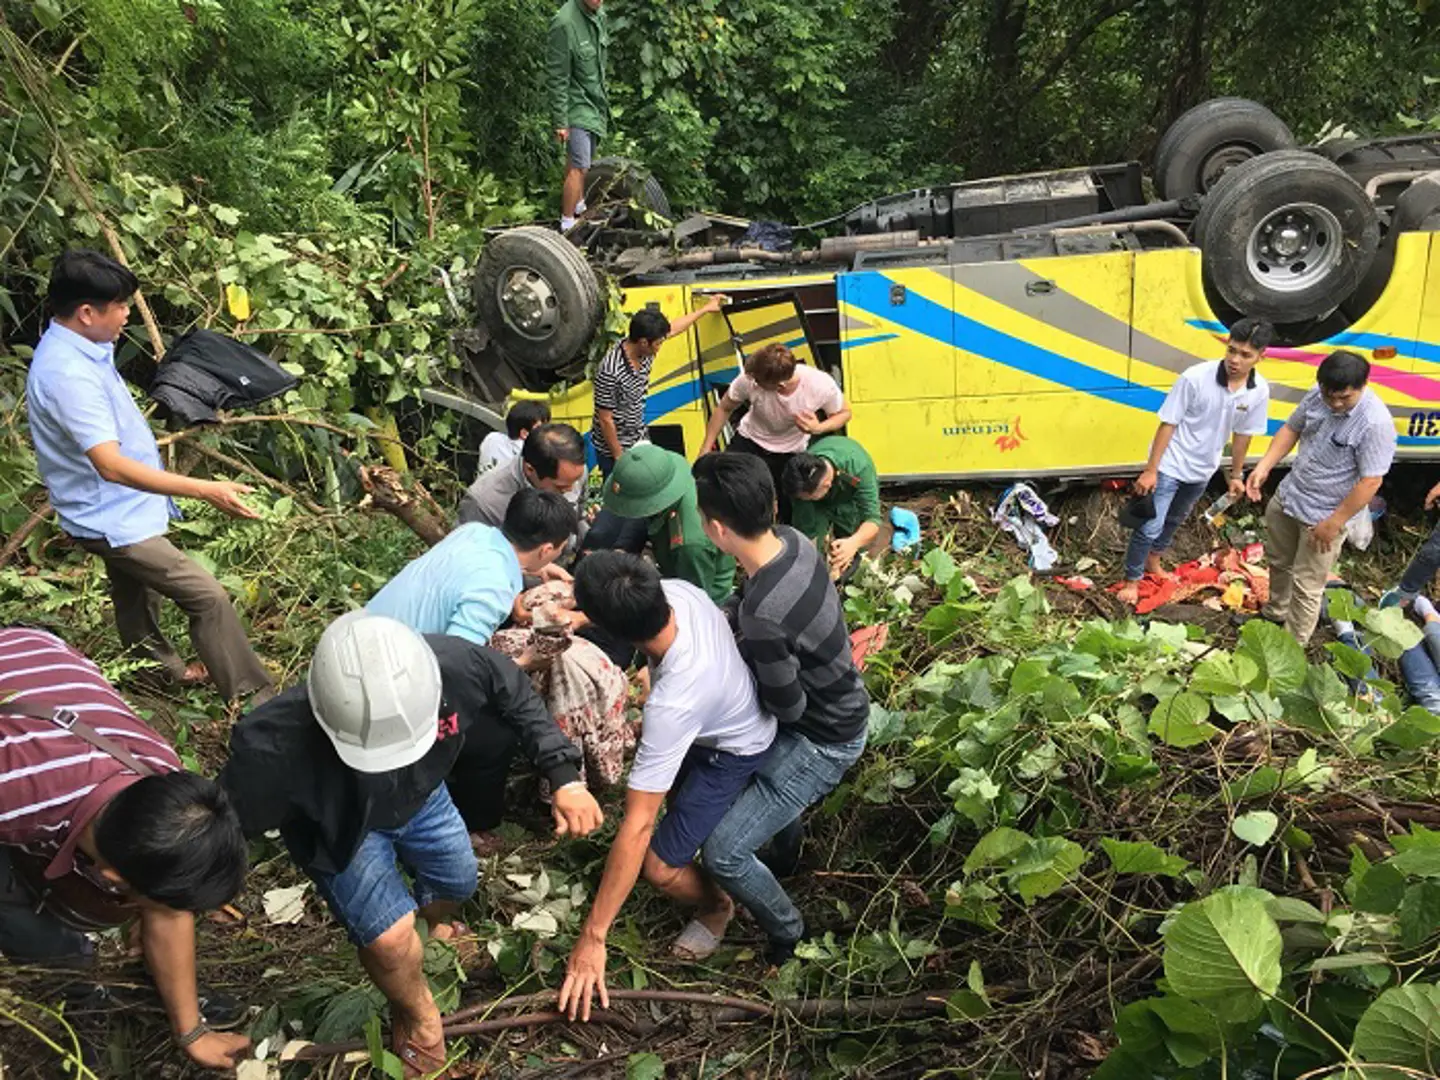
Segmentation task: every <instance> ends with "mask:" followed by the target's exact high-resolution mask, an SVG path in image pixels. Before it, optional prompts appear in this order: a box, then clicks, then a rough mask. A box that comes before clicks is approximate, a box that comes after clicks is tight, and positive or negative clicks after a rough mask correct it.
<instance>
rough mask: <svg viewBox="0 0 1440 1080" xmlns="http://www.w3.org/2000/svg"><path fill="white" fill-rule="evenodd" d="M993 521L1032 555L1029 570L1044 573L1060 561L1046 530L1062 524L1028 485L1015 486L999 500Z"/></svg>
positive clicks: (991, 516)
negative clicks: (1046, 534)
mask: <svg viewBox="0 0 1440 1080" xmlns="http://www.w3.org/2000/svg"><path fill="white" fill-rule="evenodd" d="M990 519H991V520H992V521H994V522H995V524H996V525H999V526H1000V528H1001V529H1003V530H1004V531H1005V532H1007V533H1009V534H1010V535H1011V536H1013V537H1014V538H1015V540H1016V541H1017V542H1018V543H1019V545H1020V546H1021V547H1023V548H1024V549H1025V550H1026V551H1028V552H1029V553H1030V557H1029V561H1030V569H1032V570H1038V571H1040V572H1041V573H1045V572H1046V571H1048V570H1050V569H1052V568H1053V567H1054V566H1055V564H1056V563H1057V562H1059V561H1060V554H1059V552H1057V551H1056V550H1055V549H1054V548H1053V547H1051V545H1050V541H1049V540H1048V539H1047V538H1046V536H1045V530H1046V529H1048V528H1050V527H1051V526H1053V525H1056V524H1058V523H1059V521H1060V519H1059V518H1057V517H1056V516H1055V515H1054V514H1052V513H1051V512H1050V508H1049V507H1048V506H1046V505H1045V500H1044V499H1042V498H1040V496H1039V495H1037V494H1035V489H1034V488H1032V487H1031V486H1030V485H1029V484H1012V485H1011V486H1010V487H1009V488H1007V489H1006V490H1005V493H1004V494H1003V495H1001V496H1000V502H999V504H998V505H997V506H996V507H995V510H994V512H993V513H992V514H991V515H990Z"/></svg>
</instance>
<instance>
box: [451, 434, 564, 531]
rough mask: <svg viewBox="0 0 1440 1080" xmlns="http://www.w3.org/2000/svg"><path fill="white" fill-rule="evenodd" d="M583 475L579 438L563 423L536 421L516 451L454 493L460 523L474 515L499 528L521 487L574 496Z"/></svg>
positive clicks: (479, 520) (466, 521)
mask: <svg viewBox="0 0 1440 1080" xmlns="http://www.w3.org/2000/svg"><path fill="white" fill-rule="evenodd" d="M584 479H585V440H584V439H582V438H581V437H580V433H579V432H578V431H576V430H575V429H574V428H573V427H571V426H570V425H569V424H541V425H540V426H539V427H537V428H534V429H532V430H531V432H530V434H529V435H527V436H526V437H525V445H524V446H523V447H522V448H521V450H520V455H519V456H518V457H516V458H514V459H513V460H511V461H505V462H501V463H500V464H498V465H496V466H495V467H494V468H492V469H487V470H486V471H485V472H483V473H481V474H480V475H479V476H478V477H477V478H476V479H475V482H474V483H473V484H471V485H470V487H469V488H468V489H467V490H466V492H465V494H464V495H463V496H462V497H461V499H460V513H459V518H460V524H461V525H467V524H469V523H470V522H472V521H478V522H480V523H481V524H483V525H489V526H491V527H493V528H497V529H498V528H499V527H500V526H501V525H503V524H504V523H505V510H506V508H507V507H508V506H509V505H510V500H511V499H513V498H514V497H515V496H516V495H517V494H519V493H520V492H521V491H524V490H525V489H526V488H535V489H537V490H539V491H553V492H555V493H556V494H557V495H563V496H565V498H566V499H567V500H568V501H569V502H570V503H571V504H572V505H576V504H578V503H579V501H580V492H581V487H582V484H583V482H584Z"/></svg>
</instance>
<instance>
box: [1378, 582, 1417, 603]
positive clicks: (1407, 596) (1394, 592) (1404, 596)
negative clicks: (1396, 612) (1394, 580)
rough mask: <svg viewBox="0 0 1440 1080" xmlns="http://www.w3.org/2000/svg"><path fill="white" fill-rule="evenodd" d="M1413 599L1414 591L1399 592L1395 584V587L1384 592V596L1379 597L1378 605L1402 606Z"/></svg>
mask: <svg viewBox="0 0 1440 1080" xmlns="http://www.w3.org/2000/svg"><path fill="white" fill-rule="evenodd" d="M1414 600H1415V594H1414V593H1406V592H1401V591H1400V587H1399V586H1398V585H1397V586H1396V587H1395V588H1393V589H1391V590H1389V591H1388V592H1387V593H1385V595H1384V596H1382V597H1380V606H1381V607H1382V608H1389V607H1404V606H1405V605H1406V604H1409V603H1412V602H1413V601H1414Z"/></svg>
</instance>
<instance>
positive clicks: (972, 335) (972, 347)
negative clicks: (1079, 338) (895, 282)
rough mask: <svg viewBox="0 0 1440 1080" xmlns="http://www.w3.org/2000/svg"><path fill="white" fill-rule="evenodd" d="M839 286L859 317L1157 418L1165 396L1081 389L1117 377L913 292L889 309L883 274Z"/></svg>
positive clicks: (1141, 390) (1123, 385)
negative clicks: (881, 321)
mask: <svg viewBox="0 0 1440 1080" xmlns="http://www.w3.org/2000/svg"><path fill="white" fill-rule="evenodd" d="M841 281H842V287H843V296H844V300H845V302H846V303H847V304H853V305H854V306H856V307H858V308H859V309H860V310H861V311H865V312H868V313H869V314H871V315H875V316H877V317H879V318H882V319H884V320H885V321H886V322H891V323H895V324H896V325H898V326H901V327H904V328H905V329H906V330H909V331H911V332H913V333H916V334H921V335H923V336H925V337H928V338H930V339H931V340H932V341H938V342H940V343H941V344H942V345H950V344H954V345H957V346H958V347H960V348H962V349H964V350H965V351H966V352H971V353H974V354H975V355H976V356H983V357H984V358H985V359H987V360H990V361H992V362H993V363H997V364H1003V365H1004V366H1005V367H1009V368H1014V369H1015V370H1017V371H1023V372H1025V373H1026V374H1029V375H1034V376H1036V377H1037V378H1041V379H1045V380H1046V381H1047V382H1052V383H1056V384H1057V385H1059V386H1064V387H1066V388H1067V389H1071V390H1079V391H1081V392H1082V393H1086V394H1090V395H1092V396H1093V397H1098V398H1104V399H1105V400H1107V401H1112V402H1114V403H1116V404H1117V405H1127V406H1130V407H1132V408H1136V409H1144V410H1146V411H1147V412H1155V411H1157V410H1158V409H1159V408H1160V406H1161V404H1163V403H1164V401H1165V395H1164V394H1162V393H1161V392H1160V391H1159V390H1154V389H1151V388H1149V387H1144V386H1133V385H1131V384H1130V383H1129V382H1128V381H1127V380H1124V379H1116V385H1114V386H1102V387H1088V386H1085V385H1083V384H1084V383H1087V382H1092V381H1094V380H1095V378H1096V377H1097V376H1099V377H1102V378H1111V379H1114V378H1115V376H1111V375H1107V374H1105V373H1103V372H1099V371H1097V370H1096V369H1094V368H1091V367H1087V366H1086V365H1085V364H1082V363H1079V362H1078V361H1075V360H1071V359H1070V358H1069V357H1066V356H1061V355H1060V354H1059V353H1055V352H1051V351H1050V350H1049V349H1043V348H1041V347H1040V346H1038V345H1032V344H1031V343H1030V342H1028V341H1025V340H1023V339H1021V338H1017V337H1014V336H1012V335H1010V334H1005V333H1002V332H1001V331H999V330H996V329H995V328H994V327H993V326H986V325H985V324H984V323H982V322H978V321H976V320H975V319H972V318H969V317H968V316H966V315H962V314H961V313H960V312H958V311H952V310H951V309H950V308H947V307H944V306H943V305H941V304H937V303H935V301H933V300H929V299H927V298H926V297H924V296H921V295H920V294H919V293H917V292H914V291H913V290H912V291H910V292H909V293H908V294H907V295H906V297H905V302H904V303H903V304H892V303H891V302H890V285H891V282H890V279H889V278H887V277H886V276H885V275H883V274H880V273H869V274H850V275H846V276H845V277H844V278H842V279H841ZM952 335H953V336H952Z"/></svg>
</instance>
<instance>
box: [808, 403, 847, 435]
mask: <svg viewBox="0 0 1440 1080" xmlns="http://www.w3.org/2000/svg"><path fill="white" fill-rule="evenodd" d="M849 422H850V403H849V402H848V401H847V402H846V403H845V404H844V406H842V407H841V408H839V409H837V410H836V411H835V412H833V413H831V414H830V415H829V416H827V417H825V419H824V420H821V421H820V422H819V423H818V424H816V425H815V427H814V429H813V430H811V432H810V434H811V435H828V434H829V433H830V432H832V431H839V430H840V429H841V428H842V427H844V426H845V425H846V424H848V423H849Z"/></svg>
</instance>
